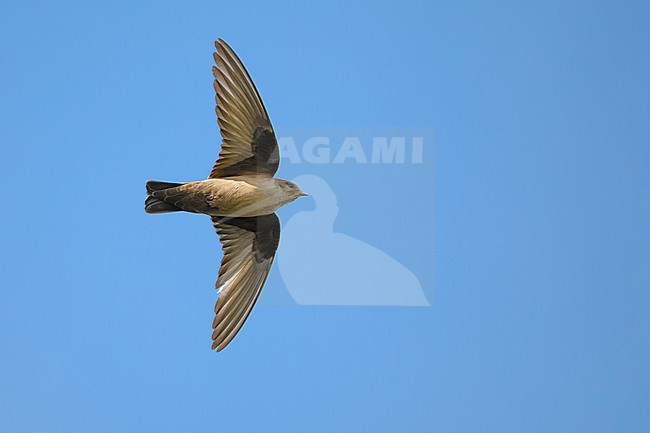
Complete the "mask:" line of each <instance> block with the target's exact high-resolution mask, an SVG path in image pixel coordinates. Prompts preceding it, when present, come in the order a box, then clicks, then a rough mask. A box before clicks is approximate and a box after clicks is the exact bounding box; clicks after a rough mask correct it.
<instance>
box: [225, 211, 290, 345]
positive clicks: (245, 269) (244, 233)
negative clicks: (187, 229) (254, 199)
mask: <svg viewBox="0 0 650 433" xmlns="http://www.w3.org/2000/svg"><path fill="white" fill-rule="evenodd" d="M212 223H213V224H214V228H215V229H216V230H217V234H218V235H219V240H220V241H221V245H222V249H223V253H224V254H223V259H222V260H221V267H220V268H219V278H218V279H217V284H216V287H217V290H218V291H219V298H218V299H217V304H216V305H215V307H214V311H215V314H216V316H215V318H214V321H213V322H212V329H213V332H212V349H217V352H218V351H221V349H223V348H224V347H226V346H227V345H228V343H230V341H231V340H232V339H233V338H234V337H235V335H237V332H239V330H240V329H241V327H242V325H243V324H244V322H245V321H246V319H247V318H248V315H249V314H250V312H251V310H252V309H253V306H254V305H255V302H256V301H257V298H258V296H259V294H260V292H261V290H262V286H263V285H264V282H265V281H266V277H267V276H268V274H269V270H270V269H271V264H272V263H273V257H274V256H275V251H276V249H277V248H278V242H279V240H280V222H279V220H278V217H277V216H276V215H275V214H270V215H264V216H259V217H248V218H227V217H212Z"/></svg>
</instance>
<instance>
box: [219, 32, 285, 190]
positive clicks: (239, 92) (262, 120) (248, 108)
mask: <svg viewBox="0 0 650 433" xmlns="http://www.w3.org/2000/svg"><path fill="white" fill-rule="evenodd" d="M215 47H216V48H217V51H216V52H215V53H214V61H215V63H216V66H213V67H212V73H213V75H214V89H215V91H216V98H215V99H216V103H217V106H216V112H217V123H218V124H219V129H220V131H221V138H222V139H223V140H222V144H221V151H220V152H219V157H218V158H217V162H216V163H215V164H214V167H213V168H212V172H211V173H210V176H209V178H219V177H229V176H240V175H258V176H269V177H273V175H274V174H275V172H276V171H277V170H278V165H279V162H280V155H279V152H278V142H277V140H276V138H275V133H274V132H273V127H272V126H271V121H270V120H269V116H268V114H267V113H266V109H265V108H264V104H262V98H260V95H259V93H257V89H256V88H255V84H253V80H251V78H250V76H249V75H248V72H246V68H244V65H243V64H242V62H241V61H240V60H239V58H238V57H237V55H236V54H235V52H234V51H233V50H232V49H231V48H230V47H229V46H228V45H227V44H226V43H225V42H224V41H222V40H221V39H219V40H218V41H217V42H215Z"/></svg>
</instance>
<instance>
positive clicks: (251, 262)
mask: <svg viewBox="0 0 650 433" xmlns="http://www.w3.org/2000/svg"><path fill="white" fill-rule="evenodd" d="M215 46H216V48H217V51H216V52H215V53H214V60H215V63H216V66H214V67H213V68H212V73H213V75H214V89H215V91H216V103H217V104H216V113H217V123H218V124H219V129H220V132H221V138H222V143H221V151H220V152H219V157H218V158H217V162H216V163H215V164H214V166H213V168H212V171H211V172H210V175H209V176H208V178H207V179H205V180H199V181H195V182H187V183H171V182H160V181H156V180H150V181H148V182H147V185H146V186H147V199H146V201H145V211H146V212H147V213H152V214H158V213H167V212H178V211H186V212H192V213H200V214H206V215H209V216H210V217H211V219H212V224H213V226H214V228H215V230H216V231H217V234H218V235H219V240H220V241H221V245H222V247H221V248H222V250H223V252H224V255H223V259H222V260H221V266H220V267H219V277H218V279H217V283H216V288H217V290H218V293H219V297H218V298H217V303H216V305H215V307H214V311H215V318H214V321H213V322H212V330H213V332H212V348H213V349H216V350H217V351H220V350H222V349H223V348H224V347H226V346H227V345H228V343H230V341H232V339H233V338H234V337H235V335H237V333H238V332H239V330H240V329H241V327H242V325H243V324H244V322H245V321H246V319H247V318H248V315H249V314H250V312H251V310H252V308H253V306H254V305H255V302H256V301H257V298H258V296H259V294H260V291H261V290H262V287H263V286H264V282H265V281H266V277H267V276H268V274H269V270H270V269H271V265H272V264H273V259H274V257H275V252H276V250H277V247H278V243H279V241H280V222H279V220H278V217H277V216H276V215H275V214H274V213H273V212H275V210H277V209H278V208H280V207H281V206H284V205H285V204H288V203H290V202H292V201H294V200H295V199H297V198H298V197H300V196H304V195H306V194H304V193H303V192H302V191H300V188H298V187H297V186H296V185H294V184H293V183H291V182H288V181H286V180H282V179H276V178H274V175H275V173H276V171H277V170H278V165H279V163H280V155H279V151H278V143H277V140H276V138H275V133H274V132H273V127H272V126H271V121H270V120H269V116H268V114H267V112H266V108H264V104H262V99H261V98H260V95H259V93H258V92H257V89H256V88H255V85H254V84H253V81H252V80H251V78H250V76H249V75H248V72H246V69H245V68H244V65H243V64H242V63H241V61H240V60H239V58H238V57H237V55H236V54H235V53H234V52H233V51H232V49H231V48H230V47H229V46H228V45H227V44H226V43H225V42H224V41H222V40H221V39H219V40H218V41H217V42H215Z"/></svg>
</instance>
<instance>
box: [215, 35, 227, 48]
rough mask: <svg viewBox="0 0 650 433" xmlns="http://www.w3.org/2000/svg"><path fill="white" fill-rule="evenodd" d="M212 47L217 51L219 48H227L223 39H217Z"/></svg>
mask: <svg viewBox="0 0 650 433" xmlns="http://www.w3.org/2000/svg"><path fill="white" fill-rule="evenodd" d="M214 46H215V48H217V49H219V48H220V47H221V46H226V47H227V46H228V44H227V43H226V41H224V40H223V39H221V38H217V40H216V41H214Z"/></svg>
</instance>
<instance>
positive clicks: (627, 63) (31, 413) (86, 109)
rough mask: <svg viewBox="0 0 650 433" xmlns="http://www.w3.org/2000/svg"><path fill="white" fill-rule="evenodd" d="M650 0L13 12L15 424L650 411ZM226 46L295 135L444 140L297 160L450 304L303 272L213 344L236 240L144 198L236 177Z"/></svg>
mask: <svg viewBox="0 0 650 433" xmlns="http://www.w3.org/2000/svg"><path fill="white" fill-rule="evenodd" d="M649 13H650V7H649V6H648V4H647V2H640V1H639V2H570V4H567V3H566V2H537V3H533V2H435V3H430V2H420V3H415V2H412V3H404V2H399V3H398V2H395V3H387V2H384V3H376V4H370V3H364V2H353V1H346V2H323V3H321V4H308V5H307V4H301V3H283V2H280V3H276V4H271V3H268V4H267V3H256V2H250V3H246V4H245V5H235V4H234V2H228V3H224V2H192V3H191V4H184V3H181V2H155V3H154V2H138V3H137V4H132V3H127V2H113V3H93V4H86V3H81V2H79V3H72V2H60V3H52V2H28V1H27V2H14V3H13V4H8V3H7V2H5V3H3V4H2V5H1V6H0V53H1V54H2V56H1V57H0V64H1V65H0V66H1V67H0V94H1V95H2V104H0V117H1V119H2V122H1V125H2V126H0V149H1V155H2V158H1V160H0V161H1V162H0V164H1V165H2V178H3V180H4V185H3V186H4V188H3V203H4V206H3V212H2V213H1V214H0V215H1V216H0V219H1V221H2V225H3V227H4V230H2V231H0V244H1V245H2V249H0V281H1V284H2V290H0V342H1V343H2V346H3V350H2V352H3V354H2V355H1V356H0V431H7V432H15V431H21V432H59V431H60V432H64V431H65V432H88V431H102V432H135V431H155V432H178V431H192V432H214V431H223V432H231V431H250V432H252V431H277V432H287V431H295V432H303V431H341V432H349V431H368V432H395V431H400V432H459V433H460V432H462V433H468V432H513V433H520V432H549V433H550V432H559V431H561V432H586V433H591V432H595V431H598V432H616V433H620V432H642V431H648V430H649V429H650V425H649V423H648V419H650V418H649V417H648V407H649V406H650V397H649V395H648V389H649V388H650V383H649V381H650V377H649V375H648V360H649V359H650V357H649V355H650V344H649V341H650V339H648V329H649V326H650V319H649V318H650V314H649V313H650V311H649V308H648V306H649V305H650V302H649V301H650V296H649V292H648V287H649V284H648V283H649V281H650V248H649V245H650V230H648V228H649V227H648V221H650V207H649V202H650V201H649V198H650V196H649V194H648V186H649V185H650V151H649V149H650V147H649V144H650V143H649V140H648V136H649V134H650V103H649V97H648V85H649V84H650V83H648V77H649V76H650V56H649V54H648V43H649V42H650V40H649V39H650V38H649V36H648V31H647V27H648V16H649ZM217 37H222V38H224V39H225V40H226V41H228V43H229V44H231V46H232V47H233V48H234V49H235V51H236V52H237V53H238V54H239V55H240V56H241V57H242V59H243V61H244V64H245V65H246V66H247V68H248V69H249V71H250V73H251V75H252V77H253V79H254V80H255V82H256V84H257V86H258V88H259V90H260V93H261V95H262V97H263V99H264V101H265V103H266V107H267V109H268V111H269V113H270V116H271V119H272V121H273V123H274V125H275V127H276V131H277V132H278V135H282V134H283V131H284V132H285V133H286V131H296V128H302V129H301V130H304V128H314V130H318V131H339V132H340V131H341V130H346V128H349V131H351V132H350V134H354V133H355V131H359V130H361V129H363V128H371V129H372V128H377V130H381V131H386V130H388V131H396V130H399V128H402V129H401V130H406V131H416V130H418V128H431V130H433V131H434V132H433V135H434V136H435V140H431V139H429V138H427V140H426V143H425V149H424V157H423V162H422V163H421V164H401V165H400V164H379V165H372V164H357V163H355V162H354V161H346V163H344V164H321V165H315V164H305V163H302V164H293V163H290V162H287V161H286V159H285V160H284V161H283V163H282V165H281V167H280V172H279V173H278V174H279V176H280V177H284V178H286V179H292V178H294V177H296V176H300V175H310V174H312V175H317V176H319V177H321V178H323V179H325V180H326V181H327V182H328V184H329V186H330V187H331V188H332V190H333V191H334V192H335V193H336V197H337V205H338V208H339V212H338V216H337V219H336V222H335V224H334V230H335V231H336V232H340V233H344V234H346V235H347V236H349V237H353V238H355V239H358V240H360V241H362V242H364V243H366V244H368V245H371V246H373V247H374V248H377V249H380V250H382V251H384V252H386V253H387V254H389V255H390V256H391V257H393V258H395V259H396V260H397V261H399V262H400V263H402V264H404V265H405V266H407V267H408V268H409V269H410V271H412V272H413V273H414V274H415V275H416V276H417V277H418V279H419V281H420V283H421V284H422V288H423V290H424V292H425V293H426V294H427V297H428V298H429V300H430V302H431V306H430V307H353V306H341V307H331V306H297V305H292V304H291V303H290V302H287V299H289V298H287V296H286V295H287V292H286V288H285V287H284V283H283V280H282V278H281V276H280V274H279V272H278V269H277V267H276V268H274V270H273V271H272V273H271V275H270V277H269V280H268V282H267V287H266V288H265V290H264V292H263V294H262V298H261V300H260V305H258V306H257V307H256V308H255V310H254V311H253V314H252V315H251V317H250V319H249V320H248V322H247V324H246V325H245V326H244V328H243V330H242V332H241V333H240V335H239V336H238V337H237V338H236V339H235V340H234V341H233V343H232V345H231V346H230V347H228V348H227V349H226V350H224V351H223V352H221V353H219V354H216V353H213V352H211V351H210V350H209V346H210V341H209V340H210V329H209V327H210V323H211V321H212V314H213V313H212V307H213V303H214V300H215V296H216V293H215V291H214V290H213V285H214V280H215V278H216V272H217V267H218V263H219V260H220V252H219V246H218V243H217V238H216V235H215V234H214V233H213V231H212V227H211V224H210V222H209V220H208V219H207V218H205V217H201V216H197V215H185V214H173V215H155V216H152V215H146V214H145V213H144V211H143V200H144V182H145V181H146V180H147V179H150V178H155V179H161V180H170V181H174V180H177V181H182V180H193V179H199V178H203V177H205V176H206V175H207V173H208V172H209V169H210V168H211V165H212V162H213V160H214V158H215V156H216V153H217V145H218V143H219V140H218V132H217V131H218V130H217V127H216V122H215V119H214V112H213V103H214V102H213V93H212V83H211V81H212V77H211V74H210V67H211V63H212V59H211V52H212V49H213V46H212V41H213V40H214V39H216V38H217ZM337 128H338V129H337ZM341 128H343V129H341ZM365 130H366V131H367V130H368V129H365ZM319 133H320V132H319ZM387 134H388V133H387ZM395 203H397V204H398V205H394V204H395ZM313 206H314V204H313V201H310V200H309V199H305V200H303V201H301V202H296V203H294V204H293V205H291V206H288V207H286V208H283V209H282V210H281V211H280V212H279V216H280V218H281V219H282V220H283V221H287V220H289V219H290V218H292V216H294V215H295V214H296V213H298V212H307V211H309V210H310V209H312V208H313ZM278 254H282V244H281V245H280V249H279V252H278ZM323 266H324V267H326V266H328V264H327V263H324V264H323ZM331 272H332V273H333V274H336V273H337V269H331ZM337 275H338V274H337ZM341 284H345V281H344V278H341ZM283 294H284V298H282V296H283ZM274 299H276V300H277V299H280V300H282V299H284V301H283V302H279V303H276V304H281V305H273V304H274V302H272V301H273V300H274Z"/></svg>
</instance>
